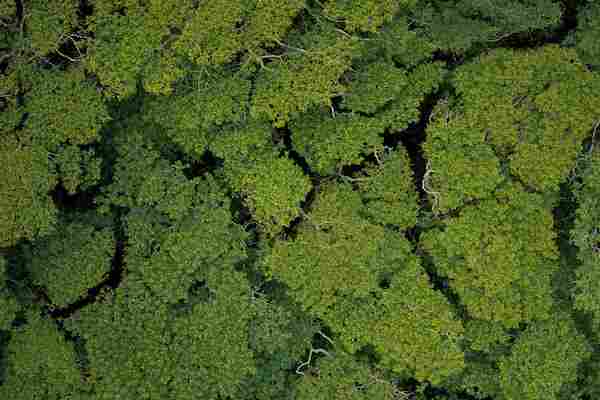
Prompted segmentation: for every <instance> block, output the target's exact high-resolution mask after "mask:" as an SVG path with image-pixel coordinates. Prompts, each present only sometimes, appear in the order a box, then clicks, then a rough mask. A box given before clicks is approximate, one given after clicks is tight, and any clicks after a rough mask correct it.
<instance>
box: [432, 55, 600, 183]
mask: <svg viewBox="0 0 600 400" xmlns="http://www.w3.org/2000/svg"><path fill="white" fill-rule="evenodd" d="M599 82H600V81H598V80H597V79H596V78H595V77H594V76H593V75H592V74H591V73H590V72H589V71H587V70H586V69H585V67H584V66H583V65H582V64H581V63H579V62H578V61H577V56H576V53H575V51H574V50H572V49H564V48H560V47H557V46H545V47H543V48H540V49H537V50H531V51H525V52H520V51H514V50H508V49H502V50H496V51H494V52H492V53H490V54H487V55H483V56H481V57H480V58H479V59H478V60H477V61H476V62H474V63H471V64H467V65H464V66H462V67H460V68H459V69H458V71H457V73H456V76H455V78H454V83H455V85H456V90H457V93H458V94H459V98H460V101H461V103H462V105H463V108H462V110H460V111H462V112H463V113H464V114H463V115H464V118H465V120H466V121H467V123H468V124H469V125H470V126H472V127H473V128H475V129H477V130H478V131H479V132H480V134H482V135H485V136H486V137H487V140H488V141H489V142H488V143H491V144H492V146H493V148H494V150H495V152H496V154H498V155H499V156H500V157H501V158H502V159H504V160H507V161H509V162H510V164H509V168H510V172H511V173H512V174H514V175H515V176H517V177H518V178H519V179H521V180H522V181H523V182H524V183H526V184H527V185H528V186H531V187H533V188H535V189H537V190H557V189H558V185H559V184H560V183H561V182H562V181H563V180H564V178H565V177H566V176H567V174H568V173H569V171H570V169H571V168H572V166H573V164H574V161H575V158H576V156H577V154H578V152H579V150H580V148H581V143H582V141H583V139H584V138H585V137H586V136H587V135H588V132H589V130H590V129H591V127H592V125H593V123H594V120H595V119H596V118H597V115H598V111H597V110H598V107H599V104H600V96H598V94H597V92H598V90H597V89H595V88H597V87H598V85H599ZM482 99H485V100H484V101H482ZM488 168H489V167H488ZM433 169H434V170H435V169H436V167H435V165H434V166H433ZM459 190H460V189H459Z"/></svg>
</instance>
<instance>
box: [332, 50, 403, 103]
mask: <svg viewBox="0 0 600 400" xmlns="http://www.w3.org/2000/svg"><path fill="white" fill-rule="evenodd" d="M406 86H408V80H407V78H406V71H404V70H402V69H399V68H396V67H395V66H394V64H393V63H385V62H376V63H373V64H369V65H367V66H365V67H364V68H362V69H361V70H360V71H359V72H358V73H356V75H355V76H354V77H353V78H352V81H351V82H350V84H349V85H348V91H347V94H345V95H344V99H343V102H342V107H344V108H347V109H349V110H352V111H353V112H363V113H374V112H375V111H377V110H378V109H379V108H381V107H382V106H384V105H385V104H387V103H389V102H390V101H392V100H394V99H396V98H397V97H399V96H400V95H402V94H403V92H404V91H405V89H406Z"/></svg>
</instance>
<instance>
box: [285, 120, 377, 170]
mask: <svg viewBox="0 0 600 400" xmlns="http://www.w3.org/2000/svg"><path fill="white" fill-rule="evenodd" d="M290 129H291V131H292V143H293V145H294V148H295V149H296V151H298V152H299V153H300V154H301V155H302V156H304V158H305V159H306V161H308V164H309V165H310V167H311V168H312V169H313V170H314V171H315V172H317V173H319V174H320V175H330V174H334V173H336V172H338V171H339V170H340V168H341V167H343V166H344V165H351V164H360V162H361V161H362V160H363V158H364V157H365V156H366V155H367V154H369V153H372V152H374V151H381V150H382V149H383V137H382V136H381V134H383V131H384V128H383V126H382V124H381V122H380V121H378V120H376V119H374V118H367V117H363V116H360V115H356V114H338V115H336V116H335V117H333V116H330V115H328V114H327V113H326V112H325V111H322V112H317V113H310V114H305V115H303V116H302V118H301V119H298V120H294V121H293V122H292V123H291V124H290Z"/></svg>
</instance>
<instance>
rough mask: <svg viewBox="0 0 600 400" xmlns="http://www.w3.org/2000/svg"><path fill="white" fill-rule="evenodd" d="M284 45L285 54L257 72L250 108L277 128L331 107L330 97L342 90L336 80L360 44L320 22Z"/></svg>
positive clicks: (258, 116)
mask: <svg viewBox="0 0 600 400" xmlns="http://www.w3.org/2000/svg"><path fill="white" fill-rule="evenodd" d="M286 46H287V48H289V51H290V53H289V54H288V55H286V57H283V58H281V59H279V60H276V61H273V62H271V63H269V66H268V68H263V69H262V70H261V71H260V72H259V73H258V76H257V78H256V92H255V94H254V96H253V97H252V101H251V108H250V113H251V115H252V116H253V117H256V118H263V119H268V120H270V121H272V122H273V125H274V126H277V127H282V126H284V125H285V124H286V123H287V122H288V121H289V120H290V119H291V118H295V117H297V116H299V115H300V114H301V113H303V112H305V111H307V110H309V109H310V108H313V107H315V106H328V107H329V106H331V104H332V103H331V98H332V97H334V96H336V95H338V94H341V93H342V92H344V88H343V87H342V85H341V84H340V83H339V81H338V80H339V78H340V77H341V75H342V74H343V73H344V72H345V71H346V70H348V69H349V68H350V65H351V63H352V57H353V56H354V55H355V54H356V52H357V50H358V48H359V43H358V39H357V38H353V37H348V36H346V35H343V34H341V33H338V32H336V31H334V30H333V28H332V27H331V26H329V25H322V26H321V25H319V26H318V27H317V28H314V30H313V31H311V32H310V33H307V34H306V35H304V37H303V38H302V40H299V41H298V43H295V42H293V46H288V45H286Z"/></svg>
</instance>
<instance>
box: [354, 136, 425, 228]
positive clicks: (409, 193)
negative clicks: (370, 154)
mask: <svg viewBox="0 0 600 400" xmlns="http://www.w3.org/2000/svg"><path fill="white" fill-rule="evenodd" d="M354 179H355V182H356V183H357V184H358V187H359V189H360V192H361V197H362V199H363V202H364V206H363V212H364V215H365V216H366V217H367V218H368V219H369V220H371V221H372V222H374V223H378V224H382V225H395V226H398V227H399V228H400V229H408V228H410V227H413V226H414V225H416V223H417V213H418V210H419V204H418V196H417V192H416V190H415V185H414V181H413V172H412V169H411V165H410V159H409V158H408V153H407V151H406V150H405V149H404V148H399V149H398V150H395V151H392V152H385V153H383V156H378V162H377V163H376V164H374V165H369V166H368V167H367V168H366V169H365V170H364V171H363V172H362V173H360V174H357V177H356V178H354Z"/></svg>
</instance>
